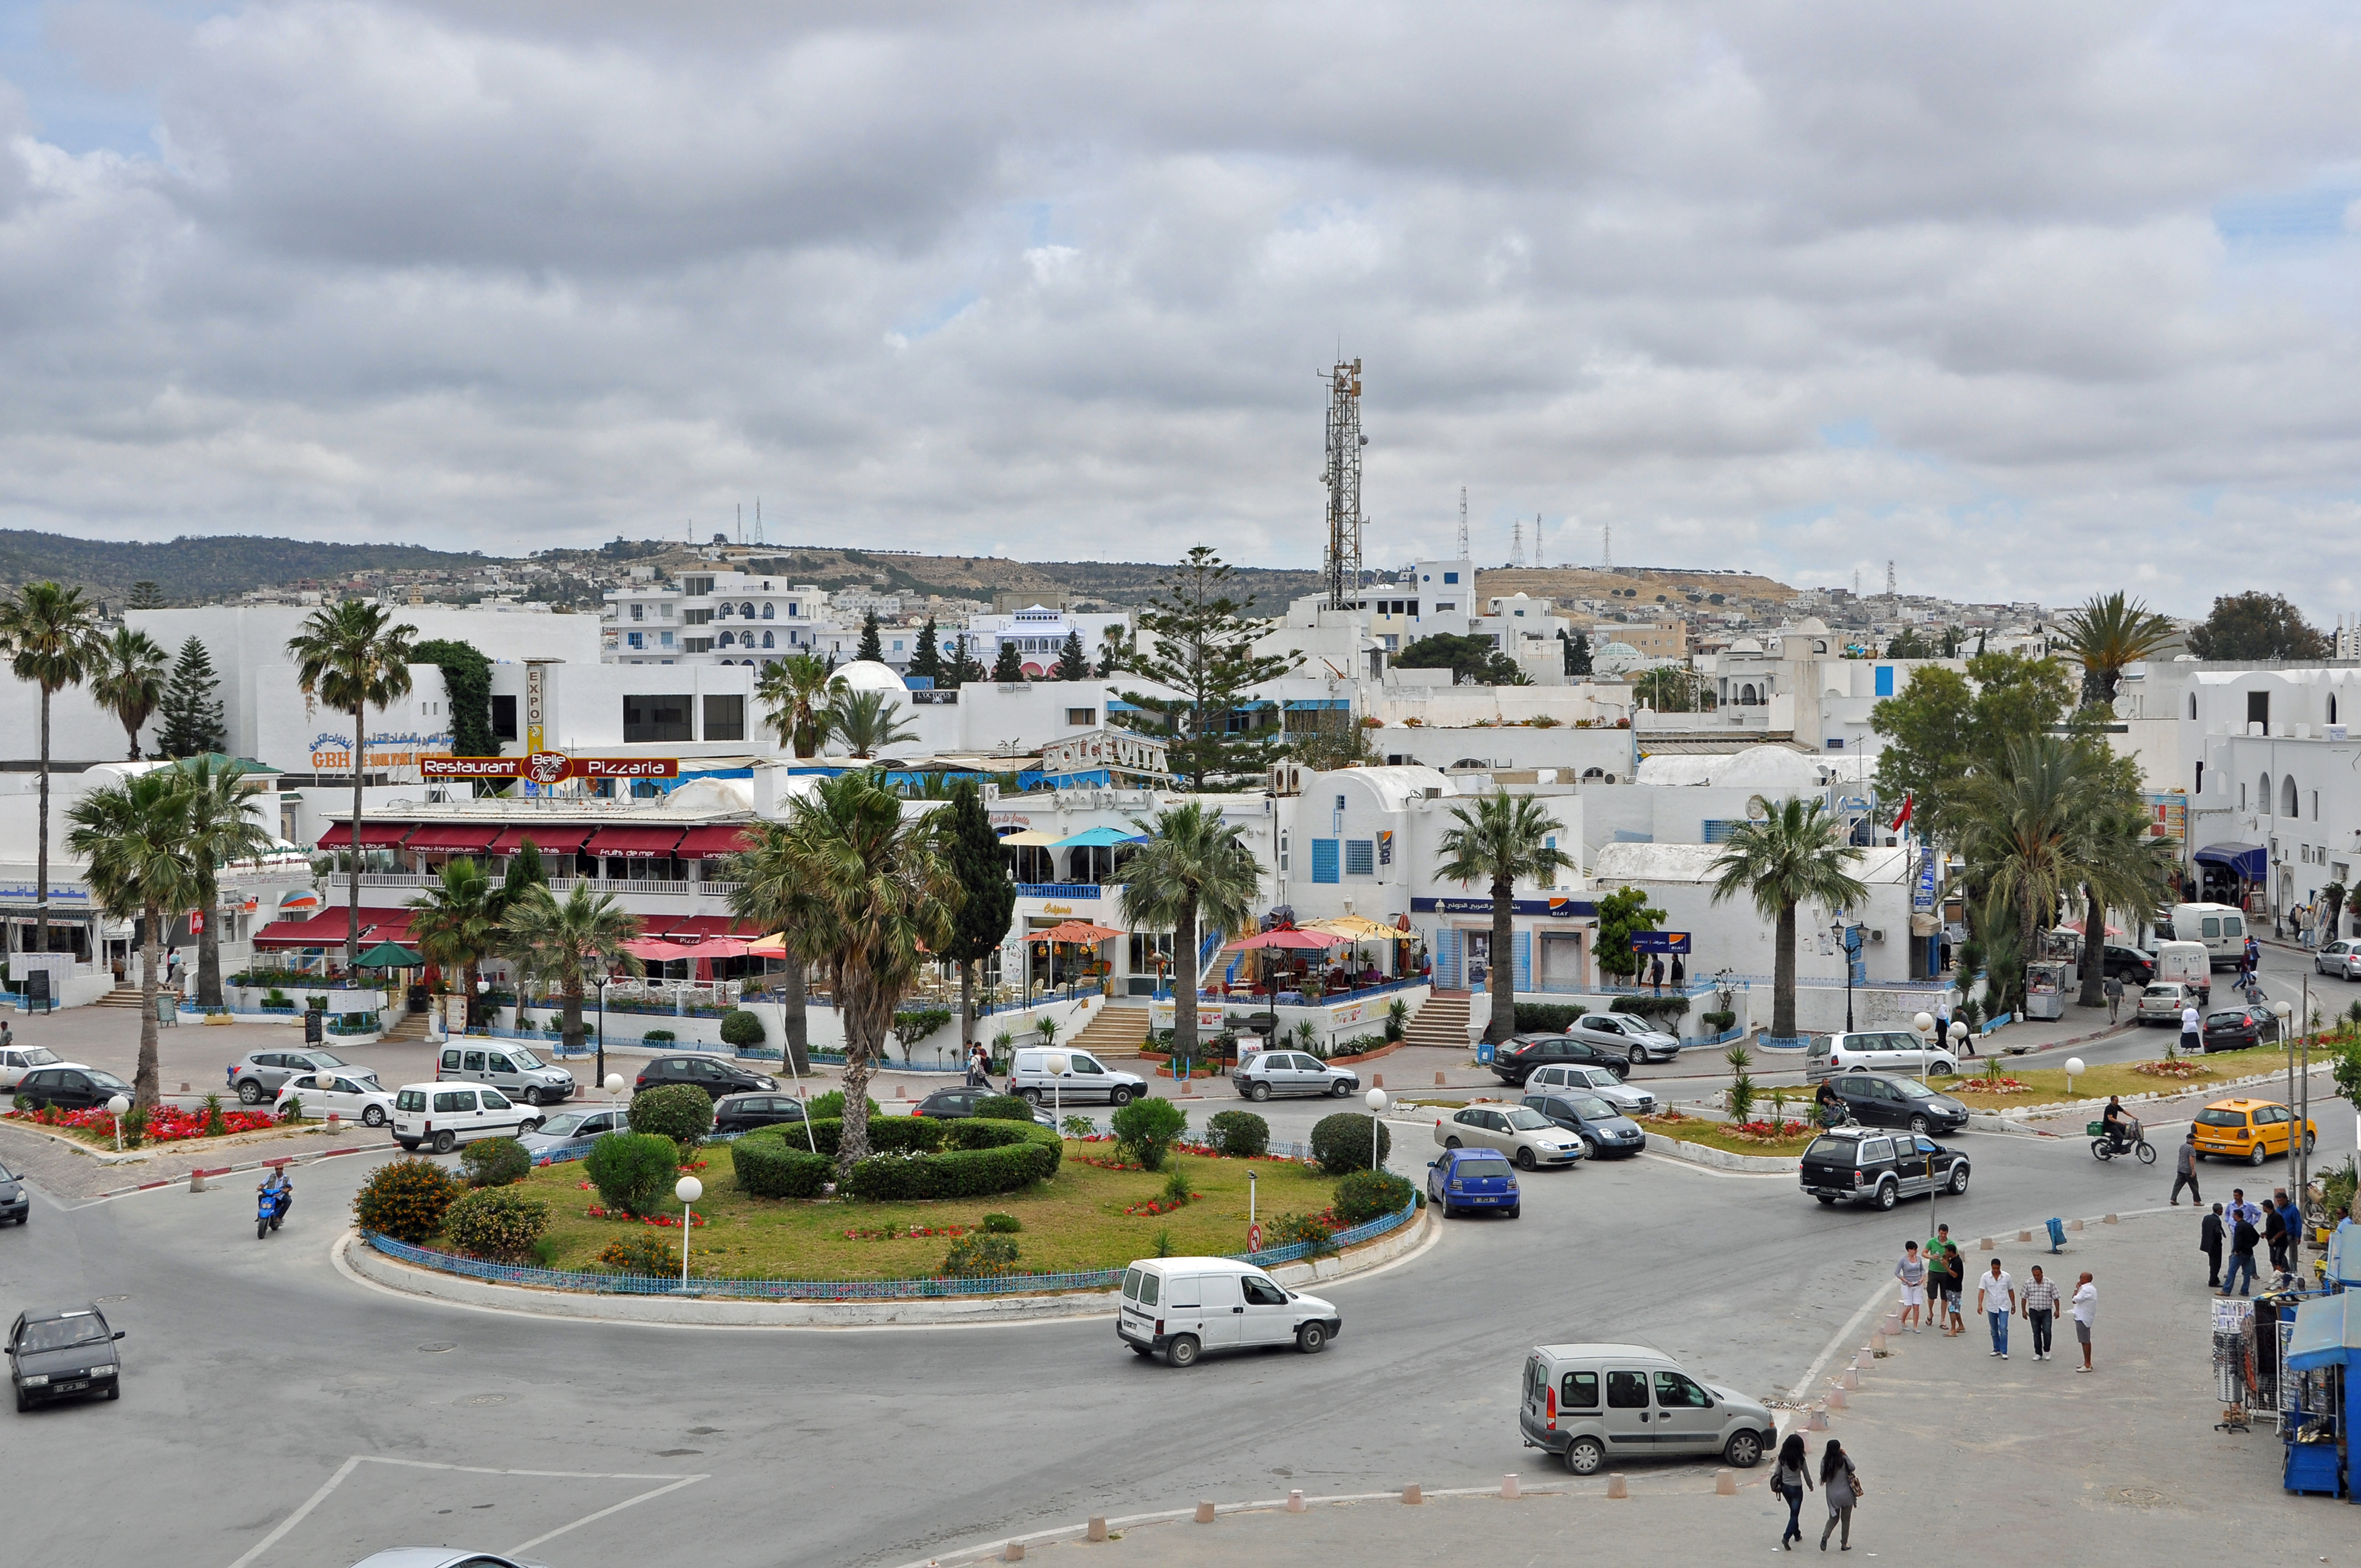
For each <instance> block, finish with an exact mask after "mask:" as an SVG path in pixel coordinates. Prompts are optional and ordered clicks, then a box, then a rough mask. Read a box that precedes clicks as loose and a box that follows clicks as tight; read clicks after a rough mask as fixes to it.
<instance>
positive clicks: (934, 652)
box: [910, 615, 943, 685]
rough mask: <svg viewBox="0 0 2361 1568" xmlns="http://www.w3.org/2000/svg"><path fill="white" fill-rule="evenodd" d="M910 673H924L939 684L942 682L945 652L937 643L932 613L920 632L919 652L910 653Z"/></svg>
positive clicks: (923, 674) (927, 677)
mask: <svg viewBox="0 0 2361 1568" xmlns="http://www.w3.org/2000/svg"><path fill="white" fill-rule="evenodd" d="M910 674H914V675H922V676H924V677H925V678H926V679H928V680H930V681H933V682H934V683H935V684H936V685H941V684H942V679H943V654H942V650H941V649H940V648H939V647H937V646H936V645H935V618H934V617H933V616H931V615H930V616H928V617H927V624H926V625H925V626H924V627H923V628H921V629H920V630H919V632H918V649H917V652H915V653H912V654H911V655H910Z"/></svg>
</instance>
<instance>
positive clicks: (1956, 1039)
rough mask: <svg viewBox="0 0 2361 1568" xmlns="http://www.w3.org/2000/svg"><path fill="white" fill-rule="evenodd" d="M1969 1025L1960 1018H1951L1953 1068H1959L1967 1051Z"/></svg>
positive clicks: (1956, 1069) (1955, 1069)
mask: <svg viewBox="0 0 2361 1568" xmlns="http://www.w3.org/2000/svg"><path fill="white" fill-rule="evenodd" d="M1967 1044H1968V1026H1967V1025H1965V1024H1962V1023H1960V1021H1959V1020H1958V1019H1956V1018H1954V1019H1952V1020H1951V1070H1953V1071H1954V1072H1956V1071H1958V1070H1959V1067H1960V1057H1961V1056H1962V1055H1964V1054H1965V1053H1966V1049H1967Z"/></svg>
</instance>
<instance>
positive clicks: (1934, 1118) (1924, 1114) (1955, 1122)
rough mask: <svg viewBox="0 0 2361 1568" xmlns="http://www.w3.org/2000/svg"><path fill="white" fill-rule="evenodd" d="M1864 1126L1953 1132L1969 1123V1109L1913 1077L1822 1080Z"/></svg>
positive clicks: (1846, 1075)
mask: <svg viewBox="0 0 2361 1568" xmlns="http://www.w3.org/2000/svg"><path fill="white" fill-rule="evenodd" d="M1823 1087H1825V1088H1828V1089H1830V1090H1833V1091H1835V1092H1836V1094H1837V1095H1838V1096H1839V1098H1840V1099H1842V1100H1843V1101H1844V1104H1845V1109H1846V1110H1847V1111H1848V1112H1850V1113H1851V1115H1852V1119H1853V1120H1854V1121H1855V1122H1858V1123H1860V1124H1861V1125H1862V1126H1864V1127H1907V1128H1909V1129H1910V1130H1911V1131H1912V1132H1914V1133H1949V1132H1956V1131H1958V1130H1959V1129H1960V1128H1961V1127H1964V1126H1966V1125H1967V1124H1968V1108H1967V1107H1966V1106H1965V1105H1962V1104H1960V1102H1958V1101H1956V1100H1953V1099H1951V1098H1949V1096H1948V1095H1942V1094H1938V1093H1936V1092H1935V1091H1933V1090H1931V1089H1929V1088H1927V1086H1926V1085H1925V1084H1923V1083H1921V1082H1919V1081H1918V1080H1916V1079H1915V1078H1902V1077H1899V1076H1896V1075H1894V1074H1892V1073H1883V1072H1840V1073H1839V1074H1837V1075H1836V1076H1835V1077H1834V1078H1830V1079H1827V1080H1823Z"/></svg>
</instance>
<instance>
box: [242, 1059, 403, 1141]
mask: <svg viewBox="0 0 2361 1568" xmlns="http://www.w3.org/2000/svg"><path fill="white" fill-rule="evenodd" d="M290 1100H300V1101H302V1102H303V1114H304V1115H306V1116H318V1117H322V1118H325V1117H326V1115H327V1114H328V1113H329V1112H331V1111H333V1112H335V1113H336V1117H337V1119H338V1120H339V1121H344V1122H358V1123H359V1124H361V1125H363V1126H365V1127H382V1126H384V1125H385V1124H387V1123H388V1122H390V1121H391V1120H392V1119H393V1091H392V1090H390V1089H388V1088H386V1087H385V1085H383V1084H381V1083H379V1081H378V1080H377V1075H376V1074H375V1073H373V1072H357V1071H355V1070H352V1069H346V1070H345V1071H342V1072H312V1073H306V1074H304V1075H303V1076H302V1077H300V1078H299V1077H291V1078H289V1079H288V1080H287V1081H286V1082H285V1083H284V1084H282V1085H280V1090H279V1097H278V1098H277V1099H276V1100H274V1101H272V1102H271V1105H270V1108H271V1110H272V1111H274V1112H276V1113H279V1114H280V1115H282V1116H283V1115H285V1114H286V1113H287V1102H289V1101H290Z"/></svg>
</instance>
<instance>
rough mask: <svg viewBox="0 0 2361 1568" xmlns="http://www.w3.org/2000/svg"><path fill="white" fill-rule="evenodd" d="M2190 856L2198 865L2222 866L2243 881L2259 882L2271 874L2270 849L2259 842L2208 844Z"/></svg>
mask: <svg viewBox="0 0 2361 1568" xmlns="http://www.w3.org/2000/svg"><path fill="white" fill-rule="evenodd" d="M2192 858H2193V859H2194V860H2195V861H2197V863H2198V864H2199V865H2202V866H2222V867H2224V868H2226V869H2227V870H2228V871H2230V872H2232V873H2233V874H2234V875H2235V876H2237V877H2238V878H2239V879H2240V880H2241V881H2244V882H2252V883H2259V882H2261V881H2263V880H2264V879H2265V878H2266V877H2268V876H2269V875H2270V874H2271V856H2270V851H2269V850H2266V849H2264V848H2263V847H2262V846H2261V845H2260V844H2208V845H2206V846H2205V847H2204V848H2203V849H2202V850H2198V851H2197V853H2196V855H2195V856H2194V857H2192Z"/></svg>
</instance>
